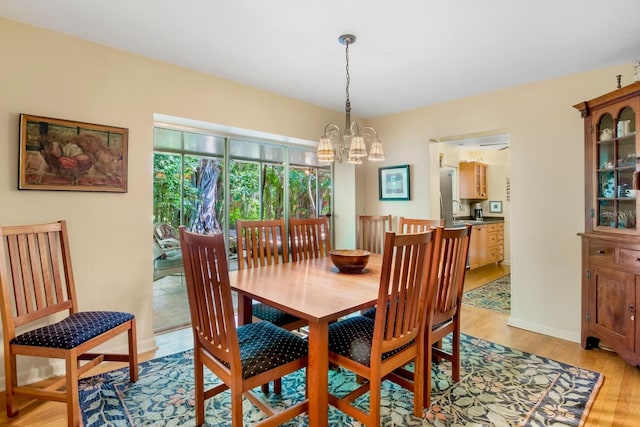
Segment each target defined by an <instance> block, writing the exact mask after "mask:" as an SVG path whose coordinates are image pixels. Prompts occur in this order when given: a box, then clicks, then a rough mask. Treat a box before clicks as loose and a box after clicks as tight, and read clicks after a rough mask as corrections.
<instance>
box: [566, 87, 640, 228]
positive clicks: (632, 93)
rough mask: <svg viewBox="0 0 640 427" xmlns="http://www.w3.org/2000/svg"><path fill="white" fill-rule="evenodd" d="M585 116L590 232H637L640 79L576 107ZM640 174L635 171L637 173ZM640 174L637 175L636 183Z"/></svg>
mask: <svg viewBox="0 0 640 427" xmlns="http://www.w3.org/2000/svg"><path fill="white" fill-rule="evenodd" d="M575 108H577V109H579V110H580V111H581V112H582V116H583V117H584V119H585V162H586V163H585V173H586V177H585V178H586V188H587V191H586V202H587V212H586V213H587V218H586V219H587V221H586V227H585V228H586V230H585V231H586V232H591V231H596V232H605V233H614V234H623V235H624V234H631V235H638V234H640V230H639V229H638V226H637V221H636V218H637V212H638V203H637V201H638V199H639V198H637V197H636V188H638V182H636V183H635V185H634V173H635V172H636V168H637V166H638V165H637V164H636V159H637V157H638V155H639V154H638V153H640V150H638V144H639V143H638V138H636V129H637V127H638V114H639V112H640V83H634V84H631V85H629V86H626V87H624V88H621V89H619V90H616V91H613V92H610V93H608V94H606V95H603V96H600V97H598V98H595V99H593V100H591V101H588V102H583V103H581V104H578V105H575ZM636 175H637V174H636ZM637 179H638V177H637V176H636V181H637Z"/></svg>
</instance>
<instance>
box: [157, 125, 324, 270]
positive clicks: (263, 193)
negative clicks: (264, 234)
mask: <svg viewBox="0 0 640 427" xmlns="http://www.w3.org/2000/svg"><path fill="white" fill-rule="evenodd" d="M154 149H155V152H154V199H153V216H154V223H167V224H169V225H171V226H172V227H174V228H175V229H177V228H178V227H179V226H180V225H185V226H186V227H187V228H188V229H189V230H193V231H197V232H199V233H225V235H226V236H227V247H228V249H229V253H230V258H231V259H233V258H235V253H236V233H235V223H236V220H237V219H275V218H282V217H284V218H285V219H288V218H290V217H297V218H304V217H316V216H319V215H329V214H330V213H331V200H332V185H331V181H332V180H331V177H332V173H331V172H332V171H331V168H330V166H328V165H319V164H318V163H317V160H316V155H315V149H313V148H308V149H305V148H301V147H294V146H287V145H284V144H278V143H271V142H266V141H251V140H244V139H240V138H238V137H233V138H231V137H223V136H218V135H212V134H208V133H206V132H201V131H197V130H193V131H191V130H189V131H186V130H182V129H171V128H164V127H156V128H155V129H154ZM225 166H226V167H227V168H228V171H227V170H226V169H225ZM285 177H288V179H287V180H285ZM287 190H288V191H287Z"/></svg>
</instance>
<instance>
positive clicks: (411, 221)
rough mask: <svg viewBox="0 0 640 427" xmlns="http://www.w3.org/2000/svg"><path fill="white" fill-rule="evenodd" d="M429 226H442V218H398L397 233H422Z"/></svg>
mask: <svg viewBox="0 0 640 427" xmlns="http://www.w3.org/2000/svg"><path fill="white" fill-rule="evenodd" d="M431 227H444V218H441V219H423V218H405V217H403V216H401V217H400V218H398V233H401V234H407V233H422V232H423V231H427V230H429V228H431Z"/></svg>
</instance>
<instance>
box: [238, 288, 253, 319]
mask: <svg viewBox="0 0 640 427" xmlns="http://www.w3.org/2000/svg"><path fill="white" fill-rule="evenodd" d="M251 304H252V300H251V298H248V297H245V296H244V295H242V294H241V293H239V292H238V325H248V324H249V323H251V322H253V310H252V309H251Z"/></svg>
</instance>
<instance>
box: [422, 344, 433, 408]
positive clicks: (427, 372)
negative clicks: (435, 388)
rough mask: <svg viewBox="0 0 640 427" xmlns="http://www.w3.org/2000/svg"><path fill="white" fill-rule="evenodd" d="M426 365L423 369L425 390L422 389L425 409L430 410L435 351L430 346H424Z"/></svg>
mask: <svg viewBox="0 0 640 427" xmlns="http://www.w3.org/2000/svg"><path fill="white" fill-rule="evenodd" d="M424 348H425V353H424V359H423V360H424V364H423V366H422V369H423V374H422V376H423V378H424V380H423V384H424V386H423V389H422V399H423V400H424V403H423V405H422V406H423V407H425V408H427V409H429V408H430V407H431V368H432V365H431V364H432V363H433V362H432V361H431V359H432V357H433V351H432V350H431V346H430V345H429V344H427V345H425V346H424Z"/></svg>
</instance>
